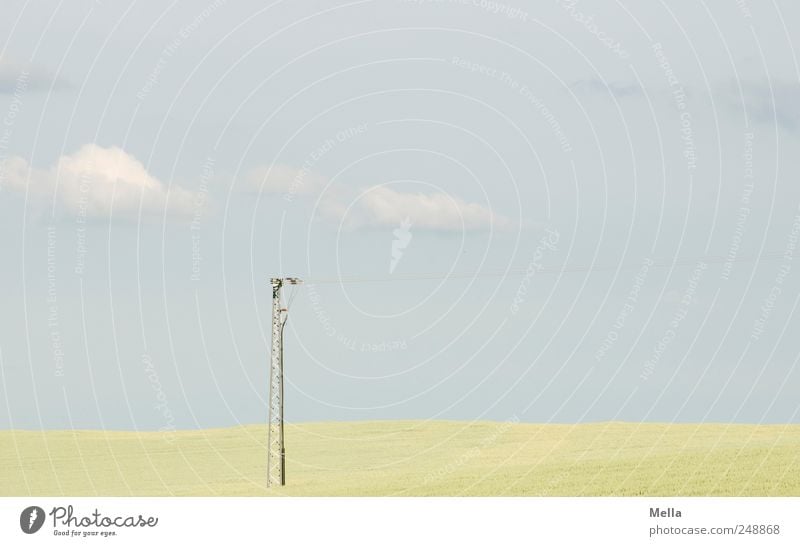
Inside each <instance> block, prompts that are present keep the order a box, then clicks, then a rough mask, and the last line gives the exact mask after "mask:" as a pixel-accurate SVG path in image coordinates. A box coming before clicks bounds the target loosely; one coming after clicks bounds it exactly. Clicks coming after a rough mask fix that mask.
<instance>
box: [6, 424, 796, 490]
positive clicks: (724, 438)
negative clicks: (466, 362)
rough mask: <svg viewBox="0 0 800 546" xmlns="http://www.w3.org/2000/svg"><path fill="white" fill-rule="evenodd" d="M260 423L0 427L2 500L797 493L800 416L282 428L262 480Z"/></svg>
mask: <svg viewBox="0 0 800 546" xmlns="http://www.w3.org/2000/svg"><path fill="white" fill-rule="evenodd" d="M265 445H266V427H264V426H241V427H236V428H229V429H214V430H210V429H209V430H198V431H186V432H175V433H169V434H167V433H160V432H143V433H135V432H98V431H48V432H31V431H0V463H1V464H2V466H1V467H0V494H1V495H3V496H17V495H19V496H28V495H31V496H62V495H65V496H95V495H99V496H129V495H134V496H163V495H179V496H195V495H197V496H214V495H223V496H254V495H302V496H375V495H380V496H384V495H412V496H418V495H419V496H425V495H437V496H467V495H480V496H606V495H645V496H667V495H668V496H672V495H683V496H707V495H713V496H744V495H747V496H750V495H753V496H762V495H763V496H798V495H800V425H769V426H750V425H713V424H703V425H690V424H681V425H662V424H636V423H596V424H581V425H536V424H521V423H494V422H476V423H468V422H455V421H427V422H426V421H373V422H356V423H314V424H292V425H287V430H286V446H287V470H286V473H287V482H288V485H287V486H286V487H284V488H276V489H267V488H266V487H265V481H266V480H265V476H266V451H265Z"/></svg>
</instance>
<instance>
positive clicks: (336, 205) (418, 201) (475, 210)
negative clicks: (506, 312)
mask: <svg viewBox="0 0 800 546" xmlns="http://www.w3.org/2000/svg"><path fill="white" fill-rule="evenodd" d="M329 182H330V180H329V179H328V178H327V177H325V176H324V175H321V174H319V173H317V172H314V171H312V170H310V169H307V168H298V167H293V166H290V165H285V164H277V165H273V166H271V167H267V166H262V167H257V168H255V169H252V170H250V171H248V172H247V174H246V175H245V177H244V184H243V186H242V189H243V190H244V191H248V192H250V191H252V192H260V193H266V194H272V195H282V196H283V197H284V199H286V200H287V201H292V200H293V199H294V198H295V197H314V196H320V194H321V196H320V200H319V214H320V216H321V217H322V218H323V219H324V220H327V221H329V222H333V223H337V224H338V223H342V224H343V227H344V228H345V229H362V228H383V227H388V228H396V227H397V226H399V225H401V224H402V223H403V222H404V221H405V220H406V219H410V220H411V222H412V223H413V225H414V228H415V229H418V230H429V231H444V232H461V231H488V230H490V229H501V230H502V229H507V228H509V227H511V226H512V225H513V223H512V222H511V220H509V219H508V218H506V217H504V216H501V215H497V214H494V213H493V212H492V211H491V209H489V208H488V207H485V206H483V205H479V204H477V203H468V202H466V201H464V200H463V199H461V198H459V197H456V196H453V195H450V194H447V193H443V192H429V193H422V192H403V191H398V190H395V189H392V188H390V187H387V186H372V187H367V188H362V189H361V191H359V192H355V191H353V190H349V189H347V188H346V187H343V186H342V185H330V184H329Z"/></svg>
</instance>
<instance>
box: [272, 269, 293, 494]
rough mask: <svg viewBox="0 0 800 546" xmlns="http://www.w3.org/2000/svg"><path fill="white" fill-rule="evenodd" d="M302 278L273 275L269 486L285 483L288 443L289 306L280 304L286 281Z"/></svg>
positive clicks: (287, 282)
mask: <svg viewBox="0 0 800 546" xmlns="http://www.w3.org/2000/svg"><path fill="white" fill-rule="evenodd" d="M301 282H302V281H300V279H295V278H286V279H272V280H271V285H272V355H271V359H270V371H269V436H268V438H267V487H273V486H278V485H286V446H285V444H284V436H283V329H284V327H285V326H286V320H287V318H288V315H287V313H288V310H287V309H283V308H282V307H281V289H282V288H283V285H284V284H294V285H296V284H301Z"/></svg>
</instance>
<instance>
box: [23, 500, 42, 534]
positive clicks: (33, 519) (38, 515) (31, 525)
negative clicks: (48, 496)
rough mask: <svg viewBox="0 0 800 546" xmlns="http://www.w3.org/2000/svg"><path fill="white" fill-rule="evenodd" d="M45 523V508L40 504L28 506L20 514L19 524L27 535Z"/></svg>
mask: <svg viewBox="0 0 800 546" xmlns="http://www.w3.org/2000/svg"><path fill="white" fill-rule="evenodd" d="M42 525H44V510H42V509H41V508H40V507H38V506H28V507H27V508H26V509H25V510H23V511H22V513H21V514H20V515H19V526H20V528H21V529H22V532H23V533H25V534H26V535H32V534H33V533H35V532H36V531H38V530H39V529H41V528H42Z"/></svg>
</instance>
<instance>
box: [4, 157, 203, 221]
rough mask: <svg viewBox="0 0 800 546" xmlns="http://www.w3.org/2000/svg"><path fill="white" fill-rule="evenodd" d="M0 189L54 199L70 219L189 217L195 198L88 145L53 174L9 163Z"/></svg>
mask: <svg viewBox="0 0 800 546" xmlns="http://www.w3.org/2000/svg"><path fill="white" fill-rule="evenodd" d="M0 183H1V184H2V186H3V187H5V188H7V189H10V190H12V191H17V192H25V191H26V189H27V192H28V196H29V198H34V199H36V198H38V199H43V200H51V199H53V197H54V196H55V199H56V200H57V202H58V203H59V204H60V205H61V207H62V209H63V210H64V211H66V212H67V213H70V214H76V215H86V216H90V217H108V216H111V215H112V214H113V215H114V216H136V215H138V214H139V213H140V205H141V213H142V214H163V213H164V212H165V211H166V213H167V214H168V215H170V216H187V217H188V216H190V215H191V214H192V213H193V211H194V209H195V202H196V199H197V195H196V194H195V193H194V192H191V191H188V190H184V189H182V188H178V187H172V188H170V189H168V188H167V187H166V186H165V185H164V184H163V183H161V182H160V181H159V180H157V179H156V178H154V177H153V176H151V175H150V174H149V173H148V172H147V169H145V167H144V165H143V164H142V163H141V162H140V161H138V160H137V159H136V158H135V157H133V156H132V155H130V154H127V153H125V152H124V151H123V150H121V149H119V148H116V147H112V148H103V147H101V146H98V145H96V144H87V145H85V146H83V147H82V148H81V149H80V150H78V151H77V152H76V153H74V154H72V155H65V156H62V157H61V158H60V159H59V160H58V163H57V164H56V165H55V166H53V167H51V168H50V169H44V170H43V169H36V168H33V167H31V166H30V165H29V164H28V162H27V161H25V160H24V159H22V158H20V157H11V158H9V159H7V160H6V162H5V165H4V166H3V170H2V172H0Z"/></svg>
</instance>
